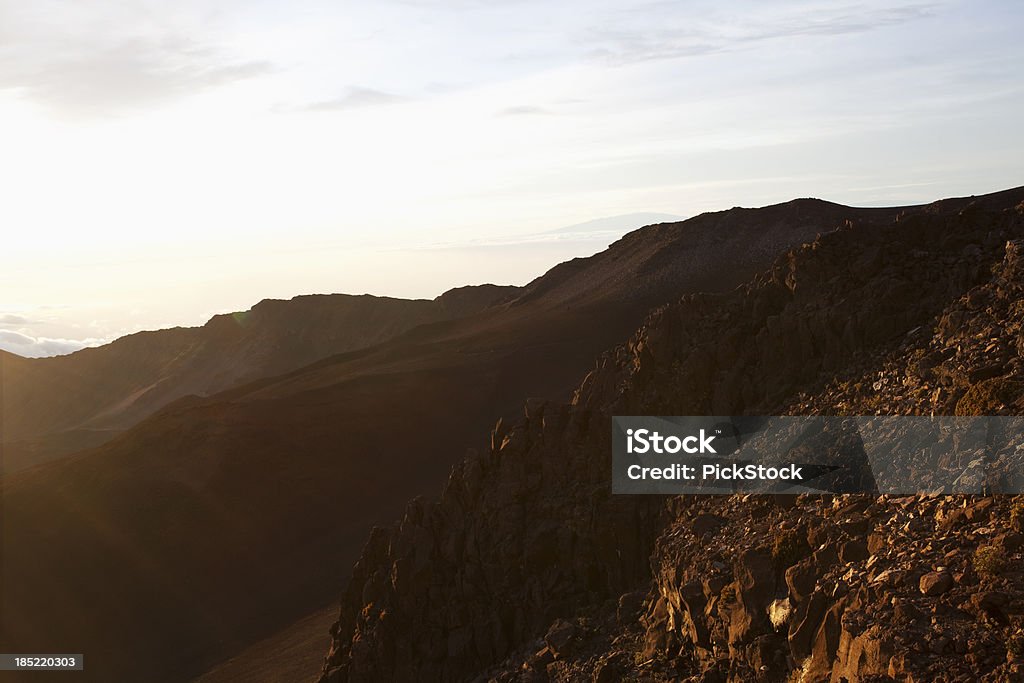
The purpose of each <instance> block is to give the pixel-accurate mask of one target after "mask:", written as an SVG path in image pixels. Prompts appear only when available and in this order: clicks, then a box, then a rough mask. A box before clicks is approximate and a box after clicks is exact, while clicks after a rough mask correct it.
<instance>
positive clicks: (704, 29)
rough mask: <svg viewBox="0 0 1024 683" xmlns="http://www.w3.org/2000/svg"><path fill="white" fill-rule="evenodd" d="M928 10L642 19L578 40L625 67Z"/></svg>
mask: <svg viewBox="0 0 1024 683" xmlns="http://www.w3.org/2000/svg"><path fill="white" fill-rule="evenodd" d="M933 8H934V6H933V5H931V4H907V5H900V6H895V7H893V6H889V7H880V8H865V7H851V6H842V7H832V8H812V9H808V8H805V7H796V8H794V9H793V10H791V11H788V12H787V11H785V10H781V8H780V11H778V12H776V13H775V15H774V17H773V18H772V19H770V20H767V21H765V20H760V19H758V18H757V17H752V18H744V19H736V18H728V19H724V18H723V19H721V20H719V21H717V22H711V23H709V24H706V25H703V26H693V25H687V26H685V27H672V26H671V25H669V26H663V25H656V24H653V23H650V22H649V21H647V20H645V21H644V22H641V23H640V24H639V25H637V26H634V27H629V28H606V27H602V28H595V29H591V30H590V31H588V32H587V34H586V36H585V37H584V38H583V40H582V42H583V44H584V45H589V46H590V55H591V57H593V58H597V59H599V60H602V61H605V62H609V63H612V64H629V63H635V62H643V61H651V60H659V59H677V58H682V57H697V56H702V55H709V54H716V53H721V52H727V51H730V50H735V49H738V48H740V47H743V46H745V45H749V44H752V43H758V42H763V41H769V40H777V39H782V38H796V37H800V36H829V35H832V36H834V35H843V34H851V33H864V32H867V31H872V30H875V29H879V28H884V27H886V26H894V25H898V24H904V23H907V22H911V21H916V20H919V19H924V18H926V17H929V16H931V15H932V14H933ZM655 16H656V14H655Z"/></svg>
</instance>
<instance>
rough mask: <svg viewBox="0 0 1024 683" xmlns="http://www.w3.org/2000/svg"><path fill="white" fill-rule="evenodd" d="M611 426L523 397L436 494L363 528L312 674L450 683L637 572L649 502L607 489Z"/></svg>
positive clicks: (642, 563) (652, 506) (650, 529)
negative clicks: (522, 411)
mask: <svg viewBox="0 0 1024 683" xmlns="http://www.w3.org/2000/svg"><path fill="white" fill-rule="evenodd" d="M610 430H611V424H610V422H609V420H608V419H607V417H606V416H603V415H599V414H596V413H593V412H592V411H589V410H587V409H584V408H578V407H573V406H565V405H561V406H559V405H552V404H544V403H540V404H537V403H530V404H528V409H527V411H526V416H525V419H524V420H523V421H522V422H521V423H519V424H517V425H515V426H514V427H512V428H506V427H505V426H504V425H502V424H500V423H499V425H498V426H497V427H496V429H495V431H494V439H493V444H492V447H491V449H490V450H488V451H486V452H485V453H483V454H481V455H478V456H473V457H470V458H469V459H467V460H465V461H464V462H463V463H461V464H460V465H459V466H457V467H456V468H455V469H454V470H453V472H452V474H451V478H450V479H449V482H448V485H447V486H446V488H445V491H444V493H443V495H442V496H441V499H440V501H438V502H435V503H425V502H423V501H422V500H415V501H413V502H412V503H410V505H409V507H408V508H407V510H406V512H405V515H404V516H403V517H402V520H401V522H400V523H399V524H398V525H397V526H396V527H395V528H393V529H390V530H384V529H376V530H375V531H374V532H373V534H372V535H371V538H370V540H369V542H368V543H367V546H366V550H365V551H364V554H363V557H362V559H361V560H360V561H359V563H358V564H357V565H356V568H355V570H354V574H353V579H352V581H351V582H350V583H349V587H348V589H347V591H346V594H345V596H344V599H343V601H342V605H343V606H342V612H341V616H340V619H339V621H338V623H337V624H336V625H335V626H334V628H333V629H332V635H333V636H334V638H335V642H334V646H333V648H332V651H331V653H330V655H329V656H328V663H327V670H326V672H325V674H324V677H323V680H324V681H353V682H354V681H375V680H401V681H423V680H463V679H466V678H469V677H471V676H472V675H473V674H474V673H475V672H477V671H478V670H479V669H480V668H481V667H482V666H486V665H487V664H490V663H492V662H495V661H497V660H499V659H501V658H502V657H504V656H505V655H506V654H507V653H508V652H509V651H510V649H512V648H513V647H516V646H518V645H520V644H521V643H522V642H523V641H524V640H526V639H529V638H531V637H533V636H534V635H535V634H537V633H543V632H544V631H545V630H546V629H547V627H548V625H549V624H550V623H551V622H552V620H553V619H555V618H557V617H560V616H571V615H572V614H573V613H574V612H575V610H576V609H577V608H578V607H579V606H580V605H582V604H586V603H588V602H593V601H600V600H603V599H605V598H607V597H609V596H618V595H619V594H620V593H622V592H624V591H625V589H626V588H628V587H630V586H632V585H635V584H636V583H637V582H638V581H641V580H642V579H644V578H645V577H646V576H647V571H648V568H647V562H646V556H647V552H648V549H649V548H650V547H651V543H652V542H653V539H654V536H655V534H656V532H657V529H658V527H659V524H658V519H657V516H658V513H659V509H658V508H659V505H658V501H657V500H656V499H650V500H647V499H642V500H637V499H632V498H624V497H618V496H612V495H611V490H610V488H611V487H610V483H609V481H608V478H607V470H608V468H609V467H610V457H611V455H610V451H609V446H608V443H607V441H608V440H607V439H606V438H604V437H605V435H607V434H608V433H609V432H610ZM350 635H351V636H352V637H347V636H350Z"/></svg>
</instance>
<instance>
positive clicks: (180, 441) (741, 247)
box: [0, 200, 895, 682]
mask: <svg viewBox="0 0 1024 683" xmlns="http://www.w3.org/2000/svg"><path fill="white" fill-rule="evenodd" d="M894 214H895V211H894V210H891V209H851V208H847V207H840V206H838V205H831V204H827V203H825V202H817V201H811V200H802V201H797V202H791V203H787V204H783V205H779V206H777V207H769V208H768V209H766V210H765V211H764V213H763V214H762V213H760V210H745V209H735V210H730V211H726V212H720V213H719V214H711V215H709V216H705V217H698V218H697V219H693V220H692V221H684V222H681V223H678V224H671V225H661V226H649V227H647V228H643V229H641V230H639V231H637V232H636V233H634V234H633V235H631V236H628V237H627V238H624V239H623V240H620V241H619V242H617V243H616V244H613V245H612V246H611V247H610V248H609V249H608V250H606V251H605V252H602V253H601V254H598V255H595V256H593V257H590V258H588V259H580V260H578V261H576V262H574V263H573V265H572V266H571V268H570V270H571V273H568V272H563V269H561V268H556V269H555V270H554V271H553V272H552V273H550V274H549V275H547V276H544V277H543V278H541V279H539V280H537V281H535V282H534V283H532V284H531V286H530V287H529V288H527V290H526V291H525V292H524V295H523V296H519V297H517V298H516V299H514V300H512V301H509V302H507V303H502V304H497V305H493V306H489V307H487V308H486V309H485V310H482V311H480V312H479V313H476V314H474V315H469V316H464V317H461V318H458V319H453V320H445V321H440V322H434V323H430V324H424V325H419V326H417V327H415V328H413V329H410V330H408V331H406V332H405V333H403V334H400V335H398V336H396V337H394V338H392V339H390V340H388V341H385V342H383V343H380V344H376V345H374V346H371V347H368V348H364V349H359V350H355V351H350V352H347V353H344V354H339V355H334V356H330V357H328V358H324V359H321V360H318V361H316V362H314V363H312V364H310V365H307V366H304V367H302V368H299V369H297V370H294V371H291V372H288V373H285V374H283V375H278V376H274V377H267V378H263V379H260V380H258V381H255V382H251V383H247V384H243V385H241V386H238V387H235V388H232V389H229V390H226V391H222V392H220V393H217V394H213V395H210V396H197V395H190V396H185V397H182V398H180V399H178V400H177V401H174V402H172V403H170V404H168V405H166V406H164V407H163V408H162V409H160V410H158V411H157V412H156V413H154V414H153V415H151V416H150V417H148V418H146V419H144V420H143V421H141V422H140V423H139V424H137V425H135V426H134V427H132V428H131V429H129V430H127V431H125V432H124V433H122V434H120V435H119V436H117V437H116V438H114V439H112V440H110V441H109V442H107V443H104V444H103V445H102V446H100V447H97V448H94V449H91V450H88V451H83V452H81V453H77V454H75V455H73V456H70V457H67V458H64V459H62V460H59V461H55V462H51V463H47V464H43V465H39V466H36V467H32V468H28V469H26V470H23V471H20V472H15V473H13V474H9V475H7V476H5V477H4V479H3V486H4V519H3V523H4V535H5V539H6V541H5V542H6V544H7V546H8V547H16V548H18V551H17V552H16V553H6V554H5V555H4V556H3V558H2V561H3V576H4V582H5V583H4V585H5V586H6V587H10V586H17V587H18V589H17V590H13V589H7V590H5V591H4V596H3V597H4V610H3V612H2V613H0V622H2V627H3V629H2V633H0V636H2V638H0V645H2V646H3V648H4V649H5V651H42V650H45V648H46V646H47V645H48V644H49V643H52V642H54V641H55V640H59V641H60V642H64V643H68V644H69V646H68V647H69V648H70V649H73V650H76V651H87V652H92V653H99V654H97V655H93V656H92V657H91V659H90V665H89V670H88V671H87V672H86V674H85V675H86V676H89V677H92V680H99V681H109V680H135V679H139V678H142V679H145V680H148V681H154V682H156V681H164V680H166V681H173V680H186V679H190V678H192V677H194V676H195V675H198V674H200V673H202V672H203V671H207V670H209V669H210V668H211V667H213V666H215V665H216V664H218V663H219V662H222V661H224V660H225V659H228V658H230V657H231V656H233V655H236V654H238V653H241V652H242V651H243V650H245V649H246V648H247V647H249V646H250V645H252V644H253V643H255V642H258V641H263V640H265V639H269V640H268V641H267V642H274V639H273V638H272V636H273V634H274V633H277V632H280V631H281V630H282V629H286V628H287V627H288V625H289V624H293V623H295V622H296V621H297V620H299V619H301V618H302V617H304V616H306V615H308V614H312V613H313V612H315V611H317V610H319V609H321V608H323V607H324V606H325V605H327V604H328V603H330V602H332V601H333V600H335V599H336V596H337V577H338V576H339V575H341V574H342V572H344V571H345V570H346V569H347V568H348V567H351V565H352V562H354V561H355V559H356V557H357V556H358V553H359V549H360V547H361V545H362V541H363V539H364V538H365V535H366V533H367V532H368V531H369V529H370V528H371V527H372V526H373V525H374V524H383V523H386V522H388V521H390V520H392V519H394V517H395V516H396V515H398V514H400V513H401V511H402V509H403V507H404V505H405V503H406V502H407V501H408V500H409V499H410V498H412V497H414V496H416V495H417V494H423V493H429V492H430V491H433V490H435V489H436V488H437V487H439V486H440V485H441V484H442V483H443V482H444V480H445V477H446V474H447V473H448V471H449V469H450V467H451V466H452V464H453V463H454V462H457V461H459V460H461V458H462V457H463V455H464V454H465V452H466V448H467V447H468V446H480V447H482V446H483V445H484V441H485V435H486V433H487V430H488V428H489V427H490V426H491V425H493V424H494V420H495V418H496V417H497V416H500V415H505V414H508V413H510V412H512V411H513V410H515V409H517V408H518V407H519V405H520V403H521V400H522V397H523V396H547V397H558V396H566V397H567V396H568V395H569V394H571V391H572V389H573V387H574V386H575V384H576V383H577V382H578V379H579V377H580V376H581V375H582V374H583V373H584V372H585V371H586V370H587V369H588V368H590V367H592V366H593V364H594V361H595V358H596V357H597V356H598V355H599V354H600V353H601V352H603V351H605V350H607V349H608V348H609V347H611V346H613V345H614V344H617V343H620V342H621V341H622V340H623V339H626V338H628V336H629V335H630V334H631V333H632V332H633V331H635V329H636V327H637V325H639V323H640V322H641V321H642V320H643V318H644V316H645V315H646V313H647V312H648V311H649V310H650V309H651V308H652V307H654V306H656V305H659V304H662V303H665V302H666V301H669V300H671V298H674V297H676V296H678V295H679V293H680V292H689V291H695V290H696V289H697V288H700V289H712V290H714V291H727V290H728V289H731V288H732V287H734V286H735V285H737V284H738V283H740V282H742V281H744V280H746V279H749V277H750V276H751V275H752V274H753V273H755V272H757V271H758V270H762V269H763V268H765V267H766V266H767V265H768V264H769V263H770V259H769V257H768V256H766V251H765V250H767V248H768V247H767V246H764V245H774V246H772V247H771V248H775V247H778V248H780V249H783V248H785V247H786V246H792V245H795V244H800V243H802V242H804V241H806V240H807V239H813V237H814V235H816V234H817V233H820V232H828V231H829V230H832V229H834V228H835V227H836V226H837V225H839V224H841V223H842V220H843V219H844V218H845V217H858V216H860V217H863V219H864V220H874V219H875V218H877V219H878V220H887V219H888V218H890V217H891V216H892V215H894ZM787 215H790V216H791V218H792V219H791V220H785V217H786V216H787ZM839 216H842V217H843V218H840V217H839ZM734 219H735V220H734ZM733 223H734V224H735V229H733V228H732V227H730V226H732V225H733ZM722 253H728V254H730V258H731V259H732V260H733V261H734V262H733V263H730V264H729V265H728V266H727V267H721V268H718V269H712V270H709V269H707V268H704V267H702V268H700V269H695V270H693V271H692V272H691V271H690V270H689V269H688V267H683V266H681V265H680V263H684V264H685V263H686V262H687V261H686V259H689V260H690V261H689V262H692V263H694V264H706V263H707V262H709V261H712V260H713V259H714V258H717V257H718V256H720V255H721V254H722ZM114 379H116V378H114ZM7 404H8V405H10V397H8V399H7ZM40 528H45V533H39V530H40ZM630 566H633V567H640V568H642V567H643V566H645V563H643V562H639V563H637V562H634V563H633V564H632V565H630ZM623 571H625V570H623ZM629 571H631V572H632V571H634V570H629ZM255 595H258V596H259V598H258V599H255V598H254V596H255ZM139 623H147V624H149V627H147V628H138V624H139ZM72 643H74V644H75V647H73V648H72V647H71V646H70V644H72ZM140 672H141V673H140Z"/></svg>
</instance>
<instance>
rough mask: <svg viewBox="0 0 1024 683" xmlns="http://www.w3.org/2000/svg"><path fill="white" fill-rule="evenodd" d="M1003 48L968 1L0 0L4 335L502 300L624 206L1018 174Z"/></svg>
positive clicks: (878, 200) (998, 29) (29, 347)
mask: <svg viewBox="0 0 1024 683" xmlns="http://www.w3.org/2000/svg"><path fill="white" fill-rule="evenodd" d="M1022 34H1024V5H1022V4H1021V3H1019V2H1012V1H1006V2H996V1H992V0H988V1H986V0H973V1H970V2H967V1H955V0H949V1H937V2H900V1H899V0H895V1H890V2H874V1H868V2H846V1H833V0H800V1H790V0H778V1H774V2H771V3H766V2H763V1H762V0H758V1H746V0H744V1H726V0H716V1H691V0H677V1H674V2H666V1H661V0H654V1H651V2H627V1H623V0H619V1H616V2H609V1H607V0H585V1H584V0H571V1H561V2H556V1H554V0H543V1H533V0H373V1H370V0H361V1H359V2H351V1H338V0H331V1H326V0H324V1H319V0H316V1H314V0H287V1H271V0H245V1H244V2H242V1H236V0H224V1H222V2H217V3H210V2H205V1H204V2H199V1H198V0H176V1H175V2H166V1H162V2H155V1H143V0H120V1H117V2H113V1H109V2H100V1H90V2H82V1H81V0H34V1H33V2H21V1H19V0H0V348H3V349H7V350H11V351H14V352H16V353H20V354H22V355H33V356H38V355H52V354H57V353H67V352H69V351H73V350H74V349H76V348H80V347H82V346H85V345H95V344H99V343H103V342H105V341H109V340H111V339H113V338H116V337H118V336H121V335H123V334H127V333H130V332H133V331H137V330H139V329H153V328H161V327H169V326H174V325H195V324H201V323H202V322H204V321H205V320H206V319H208V318H209V317H210V316H211V315H213V314H215V313H219V312H225V311H232V310H244V309H247V308H249V307H250V306H251V305H252V304H254V303H256V302H257V301H259V300H260V299H263V298H269V297H273V298H287V297H291V296H295V295H298V294H304V293H313V292H348V293H364V292H368V293H372V294H380V295H388V296H402V297H414V298H429V297H433V296H436V295H438V294H440V293H441V292H443V291H445V290H447V289H449V288H451V287H454V286H459V285H464V284H476V283H481V282H498V283H511V284H524V283H526V282H528V281H529V280H531V279H533V278H534V277H536V276H538V275H540V274H542V273H543V272H544V271H545V270H547V269H548V268H550V267H551V266H553V265H555V264H556V263H558V262H559V261H562V260H565V259H567V258H571V257H573V256H585V255H588V254H590V253H594V252H595V251H599V250H600V249H602V248H604V247H605V246H606V245H607V244H608V243H609V242H610V241H612V240H613V239H615V238H616V237H617V236H618V235H621V234H622V233H624V232H625V231H627V230H628V229H631V228H635V227H639V224H636V225H633V224H631V223H630V219H629V216H631V215H634V214H637V213H639V212H656V213H659V214H665V215H672V216H692V215H696V214H698V213H700V212H703V211H709V210H719V209H725V208H729V207H732V206H760V205H765V204H771V203H776V202H781V201H786V200H789V199H792V198H794V197H806V196H816V197H821V198H824V199H829V200H831V201H837V202H841V203H846V204H853V205H864V206H871V205H885V204H889V205H892V204H909V203H920V202H927V201H931V200H934V199H937V198H940V197H946V196H963V195H969V194H981V193H986V192H992V191H996V190H1000V189H1006V188H1008V187H1013V186H1018V185H1022V184H1024V173H1022V171H1024V155H1022V154H1021V152H1022V145H1021V143H1022V141H1024V140H1022V137H1024V132H1022V128H1021V126H1020V125H1019V122H1020V121H1022V120H1024V79H1021V78H1020V75H1019V69H1020V66H1021V64H1024V40H1021V39H1020V36H1021V35H1022ZM621 216H626V218H625V219H622V220H620V221H619V223H620V224H616V225H614V226H611V224H601V225H602V226H603V227H602V229H600V230H597V229H588V228H584V229H579V230H575V231H574V230H570V231H564V230H563V231H562V232H552V231H558V230H559V229H563V228H565V226H572V225H576V224H580V223H583V222H585V221H589V220H592V219H600V218H604V217H621ZM639 218H640V217H637V220H639Z"/></svg>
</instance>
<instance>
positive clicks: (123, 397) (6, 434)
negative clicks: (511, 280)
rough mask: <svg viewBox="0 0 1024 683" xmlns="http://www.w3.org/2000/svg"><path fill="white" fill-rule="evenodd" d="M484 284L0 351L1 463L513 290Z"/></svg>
mask: <svg viewBox="0 0 1024 683" xmlns="http://www.w3.org/2000/svg"><path fill="white" fill-rule="evenodd" d="M517 291H518V288H516V287H499V286H496V285H481V286H479V287H463V288H460V289H454V290H451V291H449V292H446V293H445V294H443V295H441V296H439V297H437V298H436V299H434V300H432V301H428V300H405V299H393V298H388V297H376V296H369V295H362V296H351V295H348V294H331V295H313V296H300V297H295V298H294V299H291V300H289V301H280V300H269V299H268V300H265V301H261V302H259V303H258V304H256V305H255V306H253V307H252V308H251V309H250V310H248V311H244V312H239V313H232V314H226V315H218V316H214V317H213V318H211V319H210V321H209V322H208V323H206V324H205V325H203V326H202V327H179V328H173V329H167V330H159V331H155V332H139V333H137V334H132V335H128V336H126V337H122V338H121V339H118V340H116V341H114V342H111V343H110V344H106V345H104V346H100V347H97V348H89V349H83V350H81V351H78V352H76V353H72V354H69V355H66V356H58V357H54V358H21V357H18V356H15V355H12V354H7V353H3V352H0V372H2V374H0V378H2V381H3V383H4V387H5V389H6V393H7V400H6V403H5V404H4V406H3V408H4V431H3V435H2V436H3V439H4V441H5V442H7V445H8V447H7V453H6V462H5V463H4V465H5V466H4V471H7V472H12V471H15V470H17V469H20V468H21V467H24V466H28V465H31V464H36V463H38V462H42V461H45V460H47V459H50V458H53V457H56V456H60V455H62V454H65V453H71V452H74V451H75V450H80V449H82V448H86V447H90V446H95V445H97V444H98V443H101V442H102V441H105V440H107V439H109V438H110V437H111V436H113V435H114V434H116V433H117V432H118V431H120V430H123V429H126V428H127V427H130V426H131V425H133V424H135V423H136V422H138V421H139V420H140V419H142V418H144V417H146V416H148V415H150V414H152V413H153V412H155V411H156V410H158V409H160V408H162V407H163V406H165V405H167V404H168V403H170V402H171V401H174V400H176V399H178V398H181V397H182V396H186V395H189V394H196V395H199V396H207V395H210V394H214V393H217V392H218V391H223V390H225V389H229V388H231V387H234V386H238V385H241V384H245V383H247V382H251V381H253V380H256V379H260V378H262V377H269V376H273V375H279V374H282V373H285V372H289V371H291V370H295V369H298V368H300V367H303V366H305V365H309V364H310V363H312V362H314V361H317V360H320V359H322V358H326V357H328V356H332V355H335V354H338V353H343V352H346V351H353V350H356V349H361V348H366V347H369V346H373V345H375V344H380V343H381V342H384V341H387V340H389V339H393V338H395V337H397V336H399V335H401V334H402V333H403V332H406V331H408V330H410V329H412V328H414V327H417V326H419V325H425V324H429V323H436V322H440V321H444V320H452V319H456V318H462V317H465V316H467V315H472V314H474V313H477V312H479V311H481V310H483V309H485V308H487V307H489V306H491V305H494V304H497V303H501V302H503V301H506V300H508V299H510V298H512V297H514V296H515V295H516V293H517Z"/></svg>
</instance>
